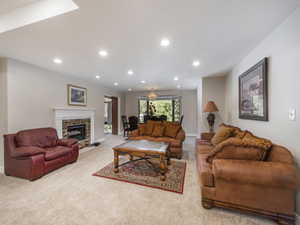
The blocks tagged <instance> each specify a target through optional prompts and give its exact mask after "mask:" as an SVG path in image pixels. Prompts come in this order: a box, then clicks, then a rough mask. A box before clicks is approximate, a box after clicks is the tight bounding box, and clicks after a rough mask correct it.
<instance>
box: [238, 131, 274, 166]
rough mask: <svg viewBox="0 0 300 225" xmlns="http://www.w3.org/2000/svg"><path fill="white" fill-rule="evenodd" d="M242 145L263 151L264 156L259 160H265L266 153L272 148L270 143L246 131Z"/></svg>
mask: <svg viewBox="0 0 300 225" xmlns="http://www.w3.org/2000/svg"><path fill="white" fill-rule="evenodd" d="M242 141H243V143H244V144H245V145H248V146H254V147H256V148H259V149H261V150H263V151H264V155H263V156H262V159H261V160H265V158H266V157H267V153H268V151H269V150H270V148H271V147H272V145H273V144H272V142H271V141H270V140H268V139H265V138H260V137H256V136H254V135H253V134H252V133H251V132H249V131H246V134H245V136H244V138H243V139H242Z"/></svg>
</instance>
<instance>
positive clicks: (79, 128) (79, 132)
mask: <svg viewBox="0 0 300 225" xmlns="http://www.w3.org/2000/svg"><path fill="white" fill-rule="evenodd" d="M85 128H86V125H85V124H82V125H74V126H68V138H75V139H77V140H79V141H81V140H84V139H86V133H85Z"/></svg>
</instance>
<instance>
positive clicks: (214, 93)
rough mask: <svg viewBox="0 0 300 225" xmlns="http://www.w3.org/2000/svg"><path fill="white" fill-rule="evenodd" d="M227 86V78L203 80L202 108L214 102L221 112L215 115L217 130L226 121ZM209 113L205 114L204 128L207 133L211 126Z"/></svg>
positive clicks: (206, 78)
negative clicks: (208, 119) (208, 118)
mask: <svg viewBox="0 0 300 225" xmlns="http://www.w3.org/2000/svg"><path fill="white" fill-rule="evenodd" d="M225 84H226V77H225V76H219V77H204V78H203V79H202V85H203V89H202V108H204V106H205V104H206V103H207V102H208V101H214V102H215V103H216V105H217V107H218V109H219V112H216V113H214V114H215V115H216V120H215V126H214V127H215V128H217V127H218V126H219V125H220V124H221V123H223V122H224V119H225ZM206 117H207V113H205V114H204V115H203V116H202V118H203V126H204V129H205V130H206V131H208V130H209V125H208V123H207V119H206Z"/></svg>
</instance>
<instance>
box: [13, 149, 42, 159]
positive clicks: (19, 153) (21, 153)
mask: <svg viewBox="0 0 300 225" xmlns="http://www.w3.org/2000/svg"><path fill="white" fill-rule="evenodd" d="M39 154H45V150H44V149H42V148H39V147H35V146H30V147H19V148H15V149H14V151H11V153H10V156H11V157H12V158H22V157H30V156H34V155H39Z"/></svg>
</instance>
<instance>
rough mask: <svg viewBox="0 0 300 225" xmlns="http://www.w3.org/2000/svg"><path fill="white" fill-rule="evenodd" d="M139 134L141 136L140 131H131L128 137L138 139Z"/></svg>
mask: <svg viewBox="0 0 300 225" xmlns="http://www.w3.org/2000/svg"><path fill="white" fill-rule="evenodd" d="M139 134H140V132H139V129H136V130H132V131H130V132H129V134H128V136H129V137H138V136H139Z"/></svg>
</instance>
